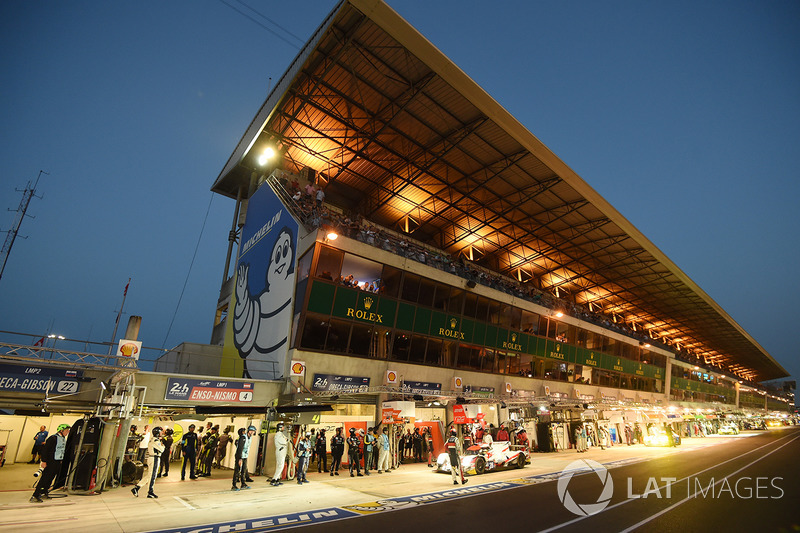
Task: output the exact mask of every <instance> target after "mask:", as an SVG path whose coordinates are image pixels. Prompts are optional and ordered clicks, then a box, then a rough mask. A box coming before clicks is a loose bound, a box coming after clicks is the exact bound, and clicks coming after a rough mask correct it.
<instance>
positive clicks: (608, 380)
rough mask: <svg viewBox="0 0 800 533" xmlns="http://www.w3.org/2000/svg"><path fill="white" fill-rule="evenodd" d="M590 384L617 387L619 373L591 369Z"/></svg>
mask: <svg viewBox="0 0 800 533" xmlns="http://www.w3.org/2000/svg"><path fill="white" fill-rule="evenodd" d="M592 385H599V386H601V387H614V388H615V389H618V388H619V374H617V373H616V372H608V371H606V370H598V369H594V370H592Z"/></svg>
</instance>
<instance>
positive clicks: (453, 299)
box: [445, 287, 467, 315]
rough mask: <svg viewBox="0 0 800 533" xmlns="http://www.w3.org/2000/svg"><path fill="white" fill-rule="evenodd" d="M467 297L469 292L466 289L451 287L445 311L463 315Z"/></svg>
mask: <svg viewBox="0 0 800 533" xmlns="http://www.w3.org/2000/svg"><path fill="white" fill-rule="evenodd" d="M466 295H467V292H466V291H465V290H464V289H457V288H455V287H451V288H450V298H449V300H448V301H447V309H445V311H447V312H448V313H454V314H459V315H460V314H461V313H463V308H464V299H465V298H466Z"/></svg>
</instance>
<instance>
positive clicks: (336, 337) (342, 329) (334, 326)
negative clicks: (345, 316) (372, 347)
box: [325, 319, 350, 353]
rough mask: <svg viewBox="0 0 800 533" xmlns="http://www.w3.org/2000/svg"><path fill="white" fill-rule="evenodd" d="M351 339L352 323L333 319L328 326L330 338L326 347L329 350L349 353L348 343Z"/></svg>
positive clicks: (326, 342)
mask: <svg viewBox="0 0 800 533" xmlns="http://www.w3.org/2000/svg"><path fill="white" fill-rule="evenodd" d="M349 340H350V323H349V322H345V321H344V320H337V319H332V320H331V321H330V326H329V327H328V339H327V340H326V341H325V349H326V350H327V351H329V352H336V353H347V343H348V341H349Z"/></svg>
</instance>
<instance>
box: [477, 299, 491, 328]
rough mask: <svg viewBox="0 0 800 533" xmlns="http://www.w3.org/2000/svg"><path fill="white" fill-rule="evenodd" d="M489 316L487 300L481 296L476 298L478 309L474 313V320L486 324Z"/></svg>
mask: <svg viewBox="0 0 800 533" xmlns="http://www.w3.org/2000/svg"><path fill="white" fill-rule="evenodd" d="M488 316H489V300H488V299H487V298H484V297H483V296H478V308H477V309H476V311H475V319H476V320H480V321H482V322H486V320H487V317H488Z"/></svg>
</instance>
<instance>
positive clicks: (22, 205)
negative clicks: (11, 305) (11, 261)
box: [0, 170, 50, 279]
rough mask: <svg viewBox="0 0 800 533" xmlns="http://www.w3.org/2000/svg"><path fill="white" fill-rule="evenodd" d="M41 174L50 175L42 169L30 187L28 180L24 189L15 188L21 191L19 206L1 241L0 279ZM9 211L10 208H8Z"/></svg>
mask: <svg viewBox="0 0 800 533" xmlns="http://www.w3.org/2000/svg"><path fill="white" fill-rule="evenodd" d="M42 174H47V175H48V176H49V175H50V173H49V172H45V171H44V170H40V171H39V175H38V176H36V183H34V184H33V187H31V182H30V181H29V182H28V185H27V186H26V187H25V190H23V191H20V190H19V189H17V192H21V193H22V200H21V201H20V202H19V207H18V208H17V218H16V219H15V220H14V226H13V227H12V228H11V229H10V230H6V232H5V233H6V240H5V242H4V243H3V249H2V250H0V258H2V265H0V279H2V278H3V271H4V270H5V269H6V263H7V262H8V256H9V254H11V247H12V246H14V241H16V240H17V235H18V234H19V227H20V226H21V225H22V221H23V220H24V219H25V213H26V211H28V204H30V203H31V198H33V197H34V196H36V186H37V185H39V178H41V177H42ZM36 198H41V196H36ZM9 211H11V209H9ZM28 216H30V217H31V218H35V217H33V216H31V215H28ZM21 238H23V239H27V237H21Z"/></svg>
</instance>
